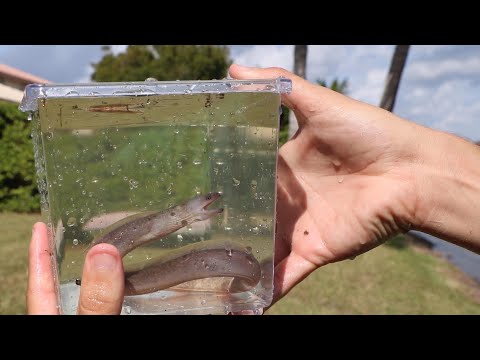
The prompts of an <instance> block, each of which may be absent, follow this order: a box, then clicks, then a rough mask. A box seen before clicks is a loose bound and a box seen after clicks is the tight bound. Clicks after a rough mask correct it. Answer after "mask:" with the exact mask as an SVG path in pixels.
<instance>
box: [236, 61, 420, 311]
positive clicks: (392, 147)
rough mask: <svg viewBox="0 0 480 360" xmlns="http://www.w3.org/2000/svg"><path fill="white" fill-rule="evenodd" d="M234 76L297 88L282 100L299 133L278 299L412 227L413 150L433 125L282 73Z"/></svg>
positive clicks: (284, 177)
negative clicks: (321, 269)
mask: <svg viewBox="0 0 480 360" xmlns="http://www.w3.org/2000/svg"><path fill="white" fill-rule="evenodd" d="M230 76H231V77H233V78H236V79H267V78H276V77H279V76H283V77H286V78H289V79H291V80H292V83H293V84H292V85H293V90H292V92H291V93H290V94H285V95H283V96H282V101H283V103H284V104H285V105H286V106H288V107H289V108H290V109H292V110H294V111H295V115H296V117H297V120H298V123H299V129H298V131H297V133H296V135H295V136H294V137H293V138H292V139H291V140H290V141H288V142H287V143H286V144H285V145H284V146H282V147H281V148H280V150H279V160H278V181H277V189H278V194H277V195H278V203H277V232H276V248H275V278H274V287H275V293H274V302H275V301H277V300H278V299H279V298H281V297H282V296H284V295H285V294H286V293H287V292H288V291H289V290H290V289H292V287H294V286H295V285H296V284H298V283H299V282H300V281H302V280H303V279H304V278H305V277H306V276H307V275H308V274H310V273H311V272H312V271H314V270H315V269H317V268H318V267H320V266H323V265H326V264H328V263H332V262H336V261H340V260H344V259H348V258H353V257H355V256H356V255H359V254H361V253H363V252H365V251H367V250H369V249H372V248H374V247H376V246H378V245H379V244H382V243H383V242H384V241H385V240H387V239H388V238H390V237H391V236H392V235H394V234H396V233H398V232H403V231H406V230H408V229H409V228H410V226H411V224H412V223H413V221H414V218H415V211H416V204H417V193H416V189H415V184H416V182H415V180H414V176H413V172H414V168H413V165H412V163H413V162H414V161H413V160H414V157H415V154H414V150H415V149H416V148H417V145H415V144H416V143H417V139H418V137H419V136H421V135H422V133H423V132H425V131H426V130H427V129H426V128H423V127H421V126H419V125H417V124H415V123H412V122H408V121H405V120H402V119H400V118H398V117H396V116H395V115H393V114H392V113H390V112H387V111H385V110H382V109H380V108H377V107H374V106H371V105H368V104H365V103H361V102H359V101H355V100H353V99H351V98H349V97H346V96H344V95H342V94H339V93H337V92H334V91H332V90H330V89H327V88H324V87H321V86H316V85H313V84H311V83H309V82H307V81H306V80H304V79H302V78H300V77H298V76H295V75H294V74H292V73H290V72H288V71H286V70H283V69H279V68H267V69H260V68H247V67H241V66H238V65H232V66H231V67H230Z"/></svg>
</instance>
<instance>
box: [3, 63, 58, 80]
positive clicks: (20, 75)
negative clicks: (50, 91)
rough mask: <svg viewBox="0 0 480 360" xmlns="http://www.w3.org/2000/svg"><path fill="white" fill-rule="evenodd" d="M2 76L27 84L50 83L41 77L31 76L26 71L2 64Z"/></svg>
mask: <svg viewBox="0 0 480 360" xmlns="http://www.w3.org/2000/svg"><path fill="white" fill-rule="evenodd" d="M0 75H5V76H7V77H11V78H15V79H18V80H21V81H23V82H25V83H37V84H46V83H49V82H50V81H48V80H45V79H42V78H41V77H38V76H35V75H32V74H29V73H27V72H25V71H22V70H19V69H16V68H14V67H11V66H8V65H5V64H0Z"/></svg>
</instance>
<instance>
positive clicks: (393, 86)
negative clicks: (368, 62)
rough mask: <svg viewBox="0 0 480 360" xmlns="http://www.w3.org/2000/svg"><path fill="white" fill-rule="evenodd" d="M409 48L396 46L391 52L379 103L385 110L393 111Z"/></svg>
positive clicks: (407, 46)
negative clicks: (385, 81)
mask: <svg viewBox="0 0 480 360" xmlns="http://www.w3.org/2000/svg"><path fill="white" fill-rule="evenodd" d="M409 48H410V45H397V46H396V47H395V51H394V52H393V56H392V62H391V63H390V70H389V72H388V77H387V83H386V84H385V90H384V91H383V96H382V100H381V101H380V107H381V108H383V109H385V110H388V111H393V107H394V106H395V99H396V97H397V92H398V87H399V86H400V79H401V77H402V73H403V68H404V67H405V63H406V61H407V56H408V50H409Z"/></svg>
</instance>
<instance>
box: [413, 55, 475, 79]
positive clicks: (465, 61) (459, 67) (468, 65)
mask: <svg viewBox="0 0 480 360" xmlns="http://www.w3.org/2000/svg"><path fill="white" fill-rule="evenodd" d="M479 55H480V54H479ZM406 75H407V78H408V79H409V80H432V79H439V78H441V77H445V76H461V75H464V76H465V75H467V76H475V75H480V58H479V57H471V58H461V57H459V58H456V59H432V60H429V61H421V62H419V61H417V62H413V63H412V64H410V66H409V68H408V72H407V73H406Z"/></svg>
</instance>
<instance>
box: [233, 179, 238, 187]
mask: <svg viewBox="0 0 480 360" xmlns="http://www.w3.org/2000/svg"><path fill="white" fill-rule="evenodd" d="M232 180H233V186H235V187H236V186H238V185H240V180H238V179H235V178H232Z"/></svg>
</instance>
